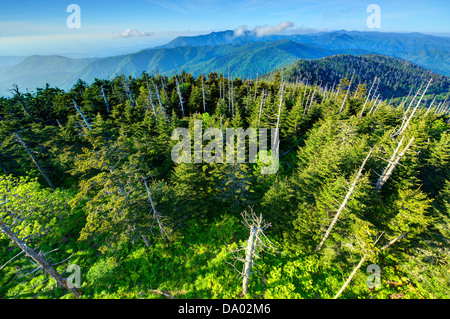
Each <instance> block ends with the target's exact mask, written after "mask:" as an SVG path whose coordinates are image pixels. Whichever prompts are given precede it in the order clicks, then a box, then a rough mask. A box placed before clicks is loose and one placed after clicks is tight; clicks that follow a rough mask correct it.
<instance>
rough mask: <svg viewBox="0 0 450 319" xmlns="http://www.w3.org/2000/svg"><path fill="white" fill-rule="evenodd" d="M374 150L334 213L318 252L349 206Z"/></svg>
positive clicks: (367, 157) (365, 160) (368, 155)
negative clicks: (348, 203)
mask: <svg viewBox="0 0 450 319" xmlns="http://www.w3.org/2000/svg"><path fill="white" fill-rule="evenodd" d="M372 150H373V149H370V151H369V154H367V156H366V158H365V159H364V162H363V163H362V165H361V167H360V168H359V171H358V173H357V174H356V176H355V179H354V180H353V183H352V185H351V186H350V189H349V190H348V192H347V195H345V198H344V200H343V201H342V204H341V206H339V209H338V211H337V212H336V214H335V215H334V218H333V221H332V222H331V224H330V226H328V229H327V231H326V233H325V235H324V236H323V238H322V240H321V241H320V243H319V245H318V246H317V248H316V252H318V251H320V249H321V248H322V246H323V244H324V243H325V241H326V240H327V238H328V236H330V233H331V231H332V230H333V227H334V225H335V224H336V222H337V221H338V219H339V216H340V215H341V213H342V211H343V210H344V209H345V206H347V202H348V201H349V200H350V197H351V196H352V194H353V191H354V190H355V187H356V184H357V183H358V180H359V178H360V177H361V175H362V171H363V169H364V166H365V165H366V162H367V160H368V159H369V157H370V155H371V154H372Z"/></svg>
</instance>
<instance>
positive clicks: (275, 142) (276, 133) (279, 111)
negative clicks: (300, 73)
mask: <svg viewBox="0 0 450 319" xmlns="http://www.w3.org/2000/svg"><path fill="white" fill-rule="evenodd" d="M283 95H284V84H282V85H281V96H280V105H279V106H278V117H277V126H276V130H275V138H274V140H273V142H274V145H273V146H272V149H273V150H275V154H272V156H274V155H275V157H276V158H278V151H279V147H280V141H279V139H280V137H279V135H280V133H279V132H280V118H281V108H282V106H283ZM275 144H276V145H275Z"/></svg>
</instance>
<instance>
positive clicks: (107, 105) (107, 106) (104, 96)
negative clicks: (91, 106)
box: [101, 86, 110, 114]
mask: <svg viewBox="0 0 450 319" xmlns="http://www.w3.org/2000/svg"><path fill="white" fill-rule="evenodd" d="M101 90H102V95H103V100H105V104H106V110H107V111H108V114H109V113H110V111H109V104H108V100H107V99H106V94H105V90H104V89H103V86H102V88H101Z"/></svg>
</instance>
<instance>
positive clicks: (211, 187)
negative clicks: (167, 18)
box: [0, 72, 450, 299]
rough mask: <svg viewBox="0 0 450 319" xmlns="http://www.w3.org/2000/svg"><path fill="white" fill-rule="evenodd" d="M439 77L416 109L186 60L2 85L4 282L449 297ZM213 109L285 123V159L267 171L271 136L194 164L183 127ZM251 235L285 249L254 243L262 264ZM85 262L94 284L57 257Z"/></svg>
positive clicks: (449, 208)
mask: <svg viewBox="0 0 450 319" xmlns="http://www.w3.org/2000/svg"><path fill="white" fill-rule="evenodd" d="M422 84H423V88H422V89H421V90H420V92H418V94H417V98H416V99H415V100H413V102H414V103H411V107H409V108H408V107H407V105H406V104H405V105H402V106H399V107H394V106H393V105H389V104H388V103H387V102H386V101H383V100H377V99H375V98H369V99H367V93H366V92H367V91H366V89H365V88H364V87H363V86H362V85H360V86H358V87H356V88H350V89H349V88H348V87H349V86H348V83H346V81H345V80H343V81H340V83H339V84H338V85H336V86H335V88H334V89H332V88H331V87H328V88H325V87H320V86H318V85H312V84H308V85H307V84H306V83H303V82H302V81H297V82H287V81H285V79H283V81H282V80H281V77H274V78H273V79H270V80H267V79H265V80H261V79H260V80H258V81H254V80H247V79H246V80H243V79H240V78H227V77H224V76H223V74H216V73H209V74H208V75H204V76H199V77H197V78H195V77H193V76H192V75H191V74H189V73H186V72H182V73H181V74H178V75H173V76H170V77H167V76H162V75H155V76H150V75H149V74H146V73H143V74H141V75H139V76H138V77H124V76H118V77H114V78H111V79H101V80H100V79H98V80H96V81H95V82H94V83H92V84H89V85H88V84H86V83H84V82H82V81H78V82H77V83H76V85H74V86H73V87H72V88H71V89H70V90H68V91H62V90H60V89H55V88H52V87H45V88H42V89H37V90H36V93H33V94H30V93H25V92H20V94H18V93H17V94H15V95H14V96H13V97H11V98H1V99H0V226H1V232H0V296H1V297H2V298H7V299H9V298H33V297H34V298H75V295H77V296H78V297H79V298H169V297H173V298H257V299H264V298H266V299H269V298H281V299H283V298H310V299H313V298H335V297H337V298H412V299H415V298H448V297H450V286H449V285H450V284H449V283H450V280H449V279H450V278H449V272H448V269H449V262H450V260H449V256H450V251H449V247H450V245H449V244H450V240H449V238H450V200H449V198H450V182H449V179H450V156H449V154H450V131H449V130H450V125H449V121H450V117H449V107H448V104H441V105H440V106H438V105H435V106H433V107H432V108H431V109H426V108H424V107H423V106H424V105H425V101H424V99H423V94H424V93H425V92H424V88H425V87H426V86H427V84H428V81H426V79H424V81H423V82H422ZM103 93H104V94H103ZM412 93H413V94H414V95H415V94H416V91H415V92H412ZM405 99H406V97H405ZM408 101H409V100H408ZM196 120H198V121H201V123H202V131H201V132H205V130H206V129H207V128H217V130H219V132H221V133H219V134H218V136H215V137H214V139H216V138H217V139H218V140H220V139H222V134H223V136H225V133H226V129H227V128H228V129H230V128H244V129H245V128H249V127H251V128H277V127H278V128H279V132H280V135H279V136H280V144H279V168H278V170H277V171H276V173H275V174H269V175H263V174H261V168H263V167H265V166H266V165H267V164H268V163H267V162H266V161H265V160H264V156H266V157H267V154H266V153H264V152H263V153H261V152H260V153H258V155H257V159H258V161H257V162H255V163H252V162H250V160H249V158H248V153H246V155H245V161H244V162H243V163H227V162H225V161H224V162H222V163H221V162H213V163H208V162H206V161H201V162H200V163H195V162H194V161H193V158H194V156H197V155H198V147H199V145H194V143H191V145H189V144H188V145H189V149H191V148H192V152H191V156H190V157H188V159H191V161H189V160H188V161H187V162H185V163H184V162H180V163H175V162H174V161H173V160H172V157H171V154H172V152H173V147H174V146H175V145H177V143H178V141H177V140H172V139H171V136H172V134H173V132H174V130H175V129H176V128H187V129H188V130H187V132H188V133H187V134H190V136H193V135H194V134H195V132H197V133H196V134H198V131H197V130H198V129H197V128H195V123H196V122H195V121H196ZM274 134H275V133H274ZM269 135H270V134H269ZM211 138H212V137H211ZM268 138H269V136H268ZM269 140H270V138H269ZM211 141H212V140H211V139H210V140H208V139H206V138H204V139H203V142H202V145H200V146H201V147H202V146H203V147H204V148H205V149H206V147H207V146H208V145H209V143H210V142H211ZM244 144H245V143H244ZM225 152H231V149H230V150H226V149H225ZM233 152H234V150H233ZM196 154H197V155H196ZM272 155H273V154H272ZM272 159H273V157H272ZM244 211H247V213H249V214H250V213H251V211H253V212H254V214H255V215H254V217H255V218H256V217H257V216H259V214H262V218H263V219H264V221H265V224H264V225H266V226H267V225H268V224H269V223H270V224H271V226H270V227H262V226H264V225H263V224H262V223H257V222H255V223H253V222H251V220H250V219H249V216H250V215H245V216H246V219H245V220H246V221H247V226H249V227H250V228H251V229H254V232H253V231H250V230H249V229H248V228H246V226H245V225H244V224H245V223H244V224H243V223H242V221H243V217H242V215H241V214H242V213H243V212H244ZM256 219H257V218H256ZM256 219H254V221H257V220H256ZM252 225H253V226H252ZM255 225H261V227H257V229H255V228H252V227H256V226H255ZM261 231H263V232H264V236H263V235H262V233H261ZM252 234H256V235H257V236H260V239H261V240H263V241H264V242H265V243H266V244H267V246H266V251H267V250H268V252H270V253H271V254H269V253H267V252H265V251H263V250H258V251H256V252H255V251H253V252H252V251H250V253H256V254H257V255H258V256H259V258H257V259H255V262H256V264H255V265H254V266H253V268H250V269H248V267H244V266H245V265H244V264H243V263H242V262H241V261H242V260H245V258H244V257H245V253H247V252H248V250H247V248H246V247H249V246H251V245H248V241H250V240H254V238H255V237H252ZM256 235H255V236H256ZM252 238H253V239H252ZM19 240H20V241H21V242H22V243H26V245H27V247H28V248H30V249H33V250H34V251H35V252H36V256H35V258H36V260H38V261H39V260H41V261H42V260H44V259H45V260H47V264H45V267H43V268H37V269H36V266H35V265H34V264H33V263H32V262H31V261H30V258H29V257H26V256H25V254H23V253H21V251H22V250H23V249H24V245H23V244H22V245H21V247H22V248H19V247H18V246H17V243H18V242H19ZM268 247H275V249H274V250H270V249H269V248H268ZM241 248H242V249H241ZM260 248H262V247H260ZM239 249H241V250H239ZM243 254H244V255H243ZM28 255H29V254H28ZM235 257H237V258H239V259H235ZM36 260H35V261H34V262H35V263H36ZM38 263H40V261H39V262H38ZM69 264H71V265H76V267H78V268H70V269H78V270H79V272H80V273H81V277H80V278H81V279H80V282H79V283H80V285H79V287H78V288H77V289H78V290H77V291H72V290H70V289H66V288H64V287H63V286H58V287H55V281H54V278H55V277H54V276H56V275H55V273H54V272H53V273H52V274H53V275H51V274H49V273H48V272H44V271H43V269H46V270H48V269H50V268H49V267H52V268H51V269H54V270H56V271H57V272H58V273H59V274H60V275H61V276H62V277H58V278H59V279H61V278H63V277H68V276H69V275H70V274H71V271H70V270H68V269H67V267H68V265H69ZM247 266H248V264H247ZM369 266H370V267H369ZM368 267H369V269H372V270H374V271H375V274H376V275H379V277H378V278H379V281H378V280H377V279H376V278H377V277H376V276H371V274H369V273H368V272H367V269H368ZM243 269H244V270H245V269H247V270H250V271H251V272H252V274H251V275H249V276H247V277H245V274H248V273H247V272H244V271H243ZM238 272H239V273H240V274H241V275H244V280H243V279H242V277H241V276H240V274H239V273H238ZM372 275H373V274H372ZM369 276H371V277H369ZM374 278H375V279H374ZM63 282H64V281H63ZM346 283H350V284H346ZM369 283H370V285H369ZM244 291H245V292H246V295H245V296H244V295H243V293H244Z"/></svg>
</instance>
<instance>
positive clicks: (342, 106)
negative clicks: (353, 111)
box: [339, 73, 355, 114]
mask: <svg viewBox="0 0 450 319" xmlns="http://www.w3.org/2000/svg"><path fill="white" fill-rule="evenodd" d="M353 76H355V73H353V75H352V78H351V79H350V84H349V85H348V89H347V93H345V97H344V100H343V101H342V105H341V109H340V110H339V114H341V112H342V110H343V108H344V105H345V102H346V101H347V96H348V93H349V92H350V89H351V88H352V82H353Z"/></svg>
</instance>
